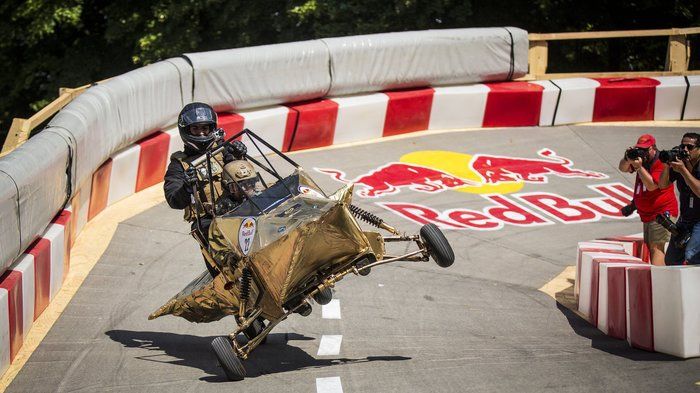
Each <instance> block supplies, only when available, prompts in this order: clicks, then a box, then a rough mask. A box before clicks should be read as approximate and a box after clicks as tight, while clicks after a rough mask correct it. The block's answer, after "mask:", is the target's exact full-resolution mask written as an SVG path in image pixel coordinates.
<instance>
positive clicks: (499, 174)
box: [471, 148, 608, 184]
mask: <svg viewBox="0 0 700 393" xmlns="http://www.w3.org/2000/svg"><path fill="white" fill-rule="evenodd" d="M537 155H539V156H540V157H543V158H544V159H537V158H518V157H506V156H491V155H486V154H476V155H475V156H474V158H473V159H472V161H471V167H472V169H473V170H474V171H475V172H476V173H478V174H479V176H481V178H482V179H483V181H484V183H485V184H496V183H502V182H517V181H524V182H527V183H547V180H548V177H549V176H550V175H554V176H559V177H563V178H584V179H607V178H608V176H607V175H605V174H604V173H599V172H594V171H584V170H580V169H574V168H572V166H573V164H574V162H573V161H571V160H569V159H568V158H565V157H562V156H558V155H557V153H555V152H554V151H553V150H550V149H546V148H545V149H541V150H539V151H538V152H537Z"/></svg>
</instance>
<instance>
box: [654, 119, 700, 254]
mask: <svg viewBox="0 0 700 393" xmlns="http://www.w3.org/2000/svg"><path fill="white" fill-rule="evenodd" d="M699 142H700V134H697V133H694V132H689V133H686V134H685V135H683V139H681V144H680V145H679V146H678V147H676V148H674V149H672V150H671V151H670V152H664V153H667V154H668V153H673V154H671V155H670V156H671V158H675V159H673V160H669V162H668V163H667V164H666V165H665V168H664V171H663V173H662V174H661V179H660V181H659V186H660V187H662V186H665V185H667V184H671V183H673V182H674V181H675V182H676V187H677V188H678V194H679V199H680V202H681V210H680V212H681V216H680V218H679V219H678V224H677V227H678V229H679V234H678V235H675V234H674V235H673V236H671V241H670V243H669V245H668V250H667V252H666V264H667V265H682V264H689V265H698V264H700V225H698V224H699V223H700V170H699V169H698V163H699V162H700V148H699V146H698V143H699ZM674 150H675V151H677V152H684V153H680V154H678V153H674ZM677 155H678V156H680V157H681V159H678V157H675V156H677ZM683 156H685V157H683ZM685 234H690V238H689V240H688V241H687V243H686V244H685V247H682V245H679V244H677V242H676V240H677V239H678V238H681V237H683V236H684V235H685Z"/></svg>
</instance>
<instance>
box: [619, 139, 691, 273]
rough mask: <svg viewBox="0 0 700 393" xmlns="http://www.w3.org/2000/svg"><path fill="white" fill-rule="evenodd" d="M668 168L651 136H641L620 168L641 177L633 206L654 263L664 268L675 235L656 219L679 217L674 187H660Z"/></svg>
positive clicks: (626, 152)
mask: <svg viewBox="0 0 700 393" xmlns="http://www.w3.org/2000/svg"><path fill="white" fill-rule="evenodd" d="M664 168H665V166H664V164H663V163H661V161H659V151H658V149H657V148H656V139H655V138H654V137H653V136H652V135H650V134H644V135H642V136H640V137H639V139H638V140H637V144H636V145H634V146H633V147H630V148H628V149H627V150H626V151H625V156H624V157H623V158H622V159H621V160H620V165H619V169H620V171H622V172H629V173H634V172H636V174H637V175H636V180H635V184H634V196H633V198H632V203H633V204H634V206H636V208H637V211H638V213H639V218H640V219H641V220H642V226H643V228H644V243H646V245H647V247H648V248H649V252H650V254H651V263H652V264H654V265H659V266H663V265H664V259H665V252H664V247H665V244H666V243H667V242H668V241H669V240H670V237H671V234H670V232H669V231H668V230H667V229H666V228H664V227H663V226H661V225H660V224H659V223H657V222H656V221H655V219H656V216H657V215H658V214H663V213H664V212H669V214H670V216H671V217H672V220H673V221H675V218H676V217H678V202H677V201H676V195H675V194H674V192H673V187H671V186H670V185H669V184H666V185H665V186H660V184H659V180H660V178H661V174H662V172H663V171H664ZM630 213H631V212H630Z"/></svg>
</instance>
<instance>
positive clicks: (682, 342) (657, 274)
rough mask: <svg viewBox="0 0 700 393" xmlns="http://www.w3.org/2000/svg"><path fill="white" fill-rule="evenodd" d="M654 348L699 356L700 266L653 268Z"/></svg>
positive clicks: (659, 350) (688, 356)
mask: <svg viewBox="0 0 700 393" xmlns="http://www.w3.org/2000/svg"><path fill="white" fill-rule="evenodd" d="M651 286H652V288H653V289H654V290H653V291H652V304H653V305H654V312H653V326H654V349H655V350H656V351H657V352H663V353H667V354H669V355H674V356H678V357H681V358H690V357H696V356H700V301H698V299H700V267H698V266H652V267H651Z"/></svg>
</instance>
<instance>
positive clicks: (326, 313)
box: [321, 299, 340, 319]
mask: <svg viewBox="0 0 700 393" xmlns="http://www.w3.org/2000/svg"><path fill="white" fill-rule="evenodd" d="M321 317H322V318H323V319H340V300H338V299H333V300H331V302H330V303H328V304H326V305H324V306H322V307H321Z"/></svg>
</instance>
